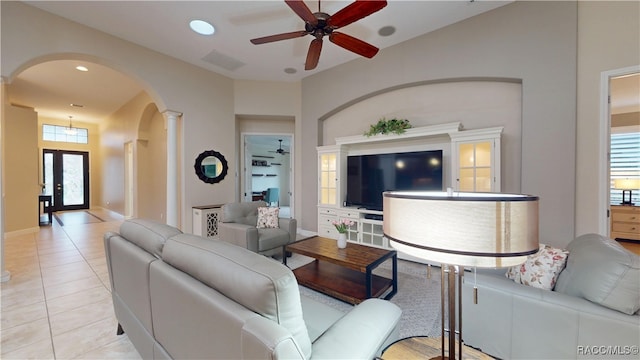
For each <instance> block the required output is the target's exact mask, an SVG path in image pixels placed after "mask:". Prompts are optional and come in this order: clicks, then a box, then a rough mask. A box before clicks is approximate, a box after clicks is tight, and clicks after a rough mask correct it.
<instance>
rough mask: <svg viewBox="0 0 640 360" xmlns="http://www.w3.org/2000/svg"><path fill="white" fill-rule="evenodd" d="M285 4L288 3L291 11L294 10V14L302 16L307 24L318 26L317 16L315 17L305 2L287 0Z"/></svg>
mask: <svg viewBox="0 0 640 360" xmlns="http://www.w3.org/2000/svg"><path fill="white" fill-rule="evenodd" d="M284 2H285V3H287V5H289V7H290V8H291V10H293V12H295V13H296V14H298V16H300V17H301V18H302V20H304V21H305V22H308V23H309V24H311V25H313V26H316V24H318V19H316V17H315V15H313V13H312V12H311V10H309V8H308V7H307V5H306V4H305V3H304V1H302V0H285V1H284Z"/></svg>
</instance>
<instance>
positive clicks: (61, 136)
mask: <svg viewBox="0 0 640 360" xmlns="http://www.w3.org/2000/svg"><path fill="white" fill-rule="evenodd" d="M42 140H44V141H60V142H68V143H76V144H88V143H89V131H88V130H87V129H82V128H76V127H69V126H58V125H46V124H44V125H42Z"/></svg>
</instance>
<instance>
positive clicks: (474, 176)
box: [449, 127, 503, 192]
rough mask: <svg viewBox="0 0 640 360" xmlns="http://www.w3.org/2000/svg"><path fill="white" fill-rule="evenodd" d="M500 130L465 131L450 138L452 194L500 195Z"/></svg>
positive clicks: (453, 134)
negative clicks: (454, 191)
mask: <svg viewBox="0 0 640 360" xmlns="http://www.w3.org/2000/svg"><path fill="white" fill-rule="evenodd" d="M502 129H503V128H502V127H496V128H489V129H480V130H465V131H460V132H457V133H452V134H449V135H450V136H451V169H452V179H453V184H452V185H453V188H454V189H455V190H456V191H470V192H500V188H501V186H500V137H501V134H502Z"/></svg>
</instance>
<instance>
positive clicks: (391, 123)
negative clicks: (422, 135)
mask: <svg viewBox="0 0 640 360" xmlns="http://www.w3.org/2000/svg"><path fill="white" fill-rule="evenodd" d="M410 128H411V124H410V123H409V120H407V119H396V118H393V119H389V120H387V119H385V118H382V119H380V120H378V122H377V123H376V124H375V125H371V127H370V128H369V131H367V132H365V133H364V135H365V136H367V137H369V136H373V135H377V134H397V135H400V134H403V133H404V132H405V131H407V129H410Z"/></svg>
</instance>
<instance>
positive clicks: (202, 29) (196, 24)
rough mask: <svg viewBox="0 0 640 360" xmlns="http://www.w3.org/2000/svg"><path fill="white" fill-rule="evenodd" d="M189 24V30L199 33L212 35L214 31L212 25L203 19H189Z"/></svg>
mask: <svg viewBox="0 0 640 360" xmlns="http://www.w3.org/2000/svg"><path fill="white" fill-rule="evenodd" d="M189 26H190V27H191V30H193V31H195V32H197V33H198V34H201V35H213V33H214V32H216V29H215V28H214V27H213V25H211V24H209V23H208V22H206V21H204V20H191V22H190V23H189Z"/></svg>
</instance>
